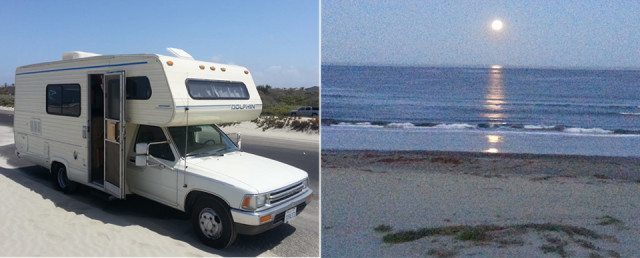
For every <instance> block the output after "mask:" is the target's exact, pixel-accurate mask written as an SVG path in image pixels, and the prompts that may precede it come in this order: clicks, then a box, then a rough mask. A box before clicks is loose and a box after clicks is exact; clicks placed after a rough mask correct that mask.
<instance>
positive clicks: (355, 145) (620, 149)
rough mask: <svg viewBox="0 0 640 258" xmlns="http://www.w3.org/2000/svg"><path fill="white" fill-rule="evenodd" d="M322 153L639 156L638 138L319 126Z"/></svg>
mask: <svg viewBox="0 0 640 258" xmlns="http://www.w3.org/2000/svg"><path fill="white" fill-rule="evenodd" d="M321 137H322V148H323V149H324V150H377V151H434V150H438V151H446V152H485V153H515V154H554V155H558V154H560V155H563V154H567V155H582V156H611V157H640V135H629V134H627V135H622V134H619V135H615V134H569V133H529V132H500V131H482V130H471V129H469V130H464V129H460V130H441V129H433V130H429V131H425V130H410V129H366V128H364V129H363V128H358V129H345V128H332V127H326V126H323V127H322V136H321Z"/></svg>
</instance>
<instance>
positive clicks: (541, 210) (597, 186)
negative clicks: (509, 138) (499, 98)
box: [321, 151, 640, 257]
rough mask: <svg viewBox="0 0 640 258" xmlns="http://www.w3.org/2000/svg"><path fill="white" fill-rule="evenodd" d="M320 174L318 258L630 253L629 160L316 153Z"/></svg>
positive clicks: (636, 163) (637, 247)
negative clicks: (320, 247)
mask: <svg viewBox="0 0 640 258" xmlns="http://www.w3.org/2000/svg"><path fill="white" fill-rule="evenodd" d="M321 173H322V192H323V200H322V253H323V256H351V255H357V256H425V255H442V256H446V255H480V256H541V255H545V254H546V255H552V254H555V255H576V256H589V255H593V256H597V255H599V256H616V255H621V256H623V257H625V256H633V255H634V254H636V253H638V252H640V239H638V238H637V235H639V234H640V220H638V217H637V216H638V215H637V214H640V183H639V182H640V159H637V158H618V157H588V156H566V155H565V156H562V155H527V154H486V153H462V152H377V151H323V155H322V172H321ZM376 229H377V230H376ZM407 236H410V237H408V238H407Z"/></svg>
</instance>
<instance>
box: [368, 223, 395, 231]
mask: <svg viewBox="0 0 640 258" xmlns="http://www.w3.org/2000/svg"><path fill="white" fill-rule="evenodd" d="M373 230H375V231H376V232H379V233H386V232H389V231H391V230H393V227H391V226H389V225H386V224H380V225H378V226H376V227H375V228H373Z"/></svg>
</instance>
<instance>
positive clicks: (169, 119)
mask: <svg viewBox="0 0 640 258" xmlns="http://www.w3.org/2000/svg"><path fill="white" fill-rule="evenodd" d="M69 53H73V54H69V55H68V57H70V58H71V59H64V58H63V60H59V61H53V62H47V63H40V64H32V65H26V66H21V67H19V68H17V69H16V85H17V86H18V87H23V85H26V84H30V83H34V82H42V84H41V85H38V86H37V87H42V88H43V89H44V86H46V84H51V83H78V84H80V85H81V88H86V87H85V86H83V85H87V83H88V80H87V75H88V74H93V73H105V72H109V71H124V72H125V76H126V77H135V76H146V77H148V79H149V81H150V84H151V89H152V94H151V97H150V98H149V99H148V100H127V104H126V112H127V115H126V117H127V120H128V121H131V122H134V123H138V124H149V125H158V126H179V125H186V124H203V123H227V122H240V121H247V120H253V119H255V118H257V117H258V116H259V114H260V113H261V111H262V101H261V99H260V96H259V95H258V91H257V89H256V86H255V84H254V82H253V78H252V76H251V73H250V72H249V70H248V69H247V68H245V67H242V66H237V65H228V64H220V63H213V62H206V61H199V60H193V59H189V58H187V57H186V56H184V55H183V53H178V54H176V55H178V56H165V55H158V54H132V55H131V54H129V55H98V54H94V53H88V52H79V51H74V52H69ZM185 53H186V52H185ZM180 55H182V56H180ZM187 55H188V54H187ZM190 80H206V81H223V82H240V83H242V84H244V85H245V87H246V90H247V92H248V95H249V97H248V98H242V99H194V98H192V97H191V95H190V94H189V90H188V88H187V84H189V81H190ZM82 90H83V92H85V90H86V89H82ZM83 94H86V93H83ZM43 96H44V95H43ZM83 96H87V95H83ZM42 105H44V104H42ZM42 108H45V107H44V106H43V107H42ZM43 110H44V109H43ZM82 110H83V111H82V112H83V113H84V112H86V110H87V108H83V109H82Z"/></svg>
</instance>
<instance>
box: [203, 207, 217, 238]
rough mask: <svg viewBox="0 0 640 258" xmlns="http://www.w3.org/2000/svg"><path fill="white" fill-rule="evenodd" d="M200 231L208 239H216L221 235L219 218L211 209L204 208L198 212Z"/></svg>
mask: <svg viewBox="0 0 640 258" xmlns="http://www.w3.org/2000/svg"><path fill="white" fill-rule="evenodd" d="M199 222H200V231H202V234H204V235H205V236H206V237H208V238H212V239H217V238H219V237H220V234H221V233H222V221H221V220H220V216H218V213H216V212H215V211H214V210H213V209H211V208H204V209H202V211H201V212H200V221H199Z"/></svg>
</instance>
